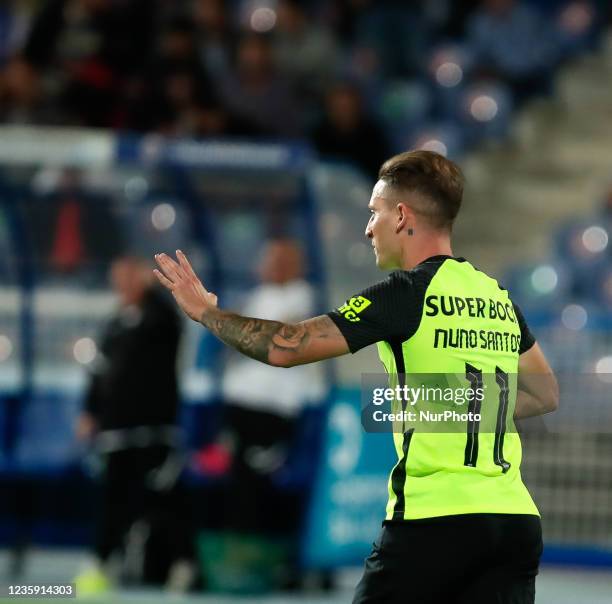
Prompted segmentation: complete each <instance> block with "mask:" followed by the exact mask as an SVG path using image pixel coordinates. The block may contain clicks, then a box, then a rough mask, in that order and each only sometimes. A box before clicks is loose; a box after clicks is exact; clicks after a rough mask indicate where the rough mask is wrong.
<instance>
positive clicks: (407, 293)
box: [327, 273, 422, 353]
mask: <svg viewBox="0 0 612 604" xmlns="http://www.w3.org/2000/svg"><path fill="white" fill-rule="evenodd" d="M419 307H420V308H421V309H422V303H421V304H420V305H419V304H418V300H417V294H416V291H415V288H414V286H413V283H412V281H411V279H410V278H409V277H406V276H404V277H403V278H401V279H400V278H399V277H398V276H397V274H396V273H392V274H391V275H389V277H388V278H387V279H385V280H384V281H381V282H379V283H377V284H376V285H372V286H371V287H368V288H367V289H364V290H363V291H362V292H360V293H358V294H356V295H354V296H352V297H351V298H349V299H348V300H347V301H346V302H345V304H343V305H342V306H340V307H339V308H337V309H336V310H333V311H331V312H329V313H327V315H328V316H329V317H330V319H331V320H332V321H333V322H334V323H335V324H336V325H337V326H338V329H339V330H340V331H341V333H342V335H343V336H344V338H345V339H346V341H347V344H348V346H349V350H350V351H351V352H353V353H354V352H357V351H358V350H361V349H362V348H365V347H366V346H369V345H370V344H374V343H376V342H381V341H383V340H386V341H393V340H398V339H399V340H401V341H403V340H406V339H408V338H409V337H410V336H411V335H412V334H413V333H414V332H415V331H416V329H417V327H418V324H419V322H420V318H421V312H420V310H419ZM417 315H418V316H417Z"/></svg>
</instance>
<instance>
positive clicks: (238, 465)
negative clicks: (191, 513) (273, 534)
mask: <svg viewBox="0 0 612 604" xmlns="http://www.w3.org/2000/svg"><path fill="white" fill-rule="evenodd" d="M303 274H304V261H303V254H302V251H301V248H300V247H299V245H298V244H297V242H295V241H293V240H291V239H273V240H270V241H269V242H268V243H266V245H265V247H264V250H263V255H262V259H261V262H260V265H259V277H260V280H261V283H260V285H258V286H257V287H256V288H255V289H254V290H253V291H252V292H251V293H250V294H249V296H248V299H247V301H246V304H245V306H244V308H243V313H244V314H245V315H247V316H253V317H264V318H266V319H271V320H276V321H301V320H303V319H304V318H306V317H309V316H311V315H312V314H313V312H314V311H315V290H314V288H313V286H312V285H311V284H309V283H308V282H307V281H305V280H304V278H303ZM222 394H223V399H224V404H225V419H226V423H225V426H226V434H227V435H228V436H229V440H230V443H231V447H232V449H233V456H234V463H233V468H232V470H233V472H232V477H233V480H232V486H231V489H230V498H229V499H230V500H229V502H228V505H227V507H226V510H227V512H228V515H229V519H228V524H229V526H231V527H232V528H234V529H241V530H247V531H258V530H270V529H279V528H280V529H282V527H281V526H279V525H282V524H284V523H285V521H286V523H287V524H290V522H289V518H288V516H290V515H291V514H289V515H287V514H286V512H287V510H286V509H278V507H279V506H278V505H277V504H280V506H281V507H282V498H281V499H279V497H278V496H277V494H275V493H274V492H273V491H274V489H273V488H272V485H271V483H270V475H271V474H272V473H273V472H274V471H276V470H277V469H279V468H280V467H281V466H282V464H283V463H284V462H285V460H286V456H287V452H288V448H289V446H290V444H291V440H292V437H293V434H294V429H295V424H296V421H297V419H298V417H299V415H300V413H301V412H302V410H303V409H304V407H305V406H307V405H309V404H316V403H317V402H318V401H320V400H321V399H322V398H323V396H324V394H325V379H324V374H323V370H322V367H321V366H318V365H304V366H301V367H293V368H291V369H280V368H278V367H272V366H269V365H264V364H262V363H259V362H258V361H256V360H254V359H250V358H247V357H243V356H241V357H239V358H235V359H232V360H231V361H230V362H229V363H228V366H227V369H226V371H225V373H224V376H223V380H222ZM245 498H247V499H245ZM245 500H248V501H249V505H248V510H247V509H245V508H246V507H247V506H244V504H243V503H241V502H244V501H245ZM232 502H235V504H236V505H233V504H232ZM283 519H285V520H283Z"/></svg>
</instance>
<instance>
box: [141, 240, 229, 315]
mask: <svg viewBox="0 0 612 604" xmlns="http://www.w3.org/2000/svg"><path fill="white" fill-rule="evenodd" d="M176 258H177V260H178V262H176V261H175V260H173V259H172V258H170V256H168V255H167V254H163V253H162V254H155V261H156V262H157V264H158V266H159V268H160V269H161V270H157V269H155V270H154V271H153V272H154V273H155V275H156V277H157V278H158V279H159V282H160V283H161V284H162V285H163V286H164V287H166V288H167V289H169V290H170V291H171V292H172V295H173V296H174V299H175V300H176V301H177V303H178V305H179V306H180V307H181V309H182V310H183V312H184V313H185V314H186V315H187V316H188V317H190V318H191V319H193V320H194V321H200V320H201V319H202V315H203V314H204V313H205V312H206V310H207V309H208V308H210V307H215V306H217V296H216V295H215V294H213V293H211V292H209V291H208V290H207V289H206V288H205V287H204V285H203V284H202V282H201V281H200V279H199V278H198V276H197V275H196V274H195V272H194V270H193V268H192V267H191V264H190V263H189V260H187V256H185V254H183V252H181V250H177V251H176Z"/></svg>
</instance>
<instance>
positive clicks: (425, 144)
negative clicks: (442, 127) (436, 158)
mask: <svg viewBox="0 0 612 604" xmlns="http://www.w3.org/2000/svg"><path fill="white" fill-rule="evenodd" d="M417 148H419V149H423V150H424V151H434V152H435V153H439V154H440V155H444V157H446V156H447V155H448V148H447V147H446V145H445V144H444V143H443V142H442V141H441V140H439V139H437V138H428V139H425V140H423V141H422V142H419V143H417Z"/></svg>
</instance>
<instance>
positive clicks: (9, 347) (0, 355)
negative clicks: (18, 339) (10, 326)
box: [0, 334, 13, 363]
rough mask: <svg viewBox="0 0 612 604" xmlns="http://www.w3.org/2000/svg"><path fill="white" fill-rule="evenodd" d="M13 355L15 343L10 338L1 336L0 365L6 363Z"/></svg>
mask: <svg viewBox="0 0 612 604" xmlns="http://www.w3.org/2000/svg"><path fill="white" fill-rule="evenodd" d="M12 353H13V343H12V342H11V339H10V338H9V337H8V336H5V335H4V334H0V363H2V362H4V361H6V360H7V359H8V358H9V357H10V356H11V354H12Z"/></svg>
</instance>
